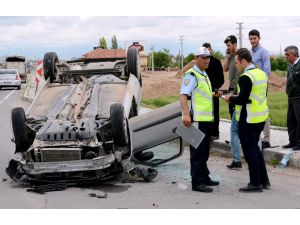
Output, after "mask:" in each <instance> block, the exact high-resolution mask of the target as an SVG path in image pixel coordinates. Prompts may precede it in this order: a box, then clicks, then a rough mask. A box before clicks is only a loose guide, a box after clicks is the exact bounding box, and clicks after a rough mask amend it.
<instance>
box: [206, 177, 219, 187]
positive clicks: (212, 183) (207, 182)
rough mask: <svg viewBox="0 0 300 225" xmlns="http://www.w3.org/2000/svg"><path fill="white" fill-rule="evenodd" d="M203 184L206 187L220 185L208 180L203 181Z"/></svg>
mask: <svg viewBox="0 0 300 225" xmlns="http://www.w3.org/2000/svg"><path fill="white" fill-rule="evenodd" d="M205 184H206V185H207V186H218V185H219V184H220V182H219V181H216V180H212V179H210V178H209V179H207V180H206V181H205Z"/></svg>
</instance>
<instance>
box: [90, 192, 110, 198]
mask: <svg viewBox="0 0 300 225" xmlns="http://www.w3.org/2000/svg"><path fill="white" fill-rule="evenodd" d="M89 196H90V197H96V198H106V197H107V194H106V193H105V192H103V191H100V192H99V193H98V194H96V193H89Z"/></svg>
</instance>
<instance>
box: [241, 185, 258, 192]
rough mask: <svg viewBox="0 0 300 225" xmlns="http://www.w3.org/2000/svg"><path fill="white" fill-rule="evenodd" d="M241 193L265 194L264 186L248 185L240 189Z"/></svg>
mask: <svg viewBox="0 0 300 225" xmlns="http://www.w3.org/2000/svg"><path fill="white" fill-rule="evenodd" d="M239 191H240V192H246V193H249V192H263V188H262V185H257V186H256V185H252V184H248V185H247V186H246V187H242V188H240V189H239Z"/></svg>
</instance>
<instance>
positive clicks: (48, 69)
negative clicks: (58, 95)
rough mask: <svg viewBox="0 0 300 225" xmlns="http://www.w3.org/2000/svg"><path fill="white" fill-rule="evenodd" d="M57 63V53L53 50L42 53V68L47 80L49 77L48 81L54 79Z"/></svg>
mask: <svg viewBox="0 0 300 225" xmlns="http://www.w3.org/2000/svg"><path fill="white" fill-rule="evenodd" d="M57 63H59V60H58V57H57V54H56V53H55V52H47V53H46V54H45V55H44V61H43V70H44V77H45V80H47V79H48V78H49V77H50V83H53V82H54V80H56V78H57V74H58V71H57V67H56V64H57Z"/></svg>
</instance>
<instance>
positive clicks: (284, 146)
mask: <svg viewBox="0 0 300 225" xmlns="http://www.w3.org/2000/svg"><path fill="white" fill-rule="evenodd" d="M294 146H295V145H293V144H291V143H288V144H287V145H283V146H282V147H283V148H293V147H294Z"/></svg>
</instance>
